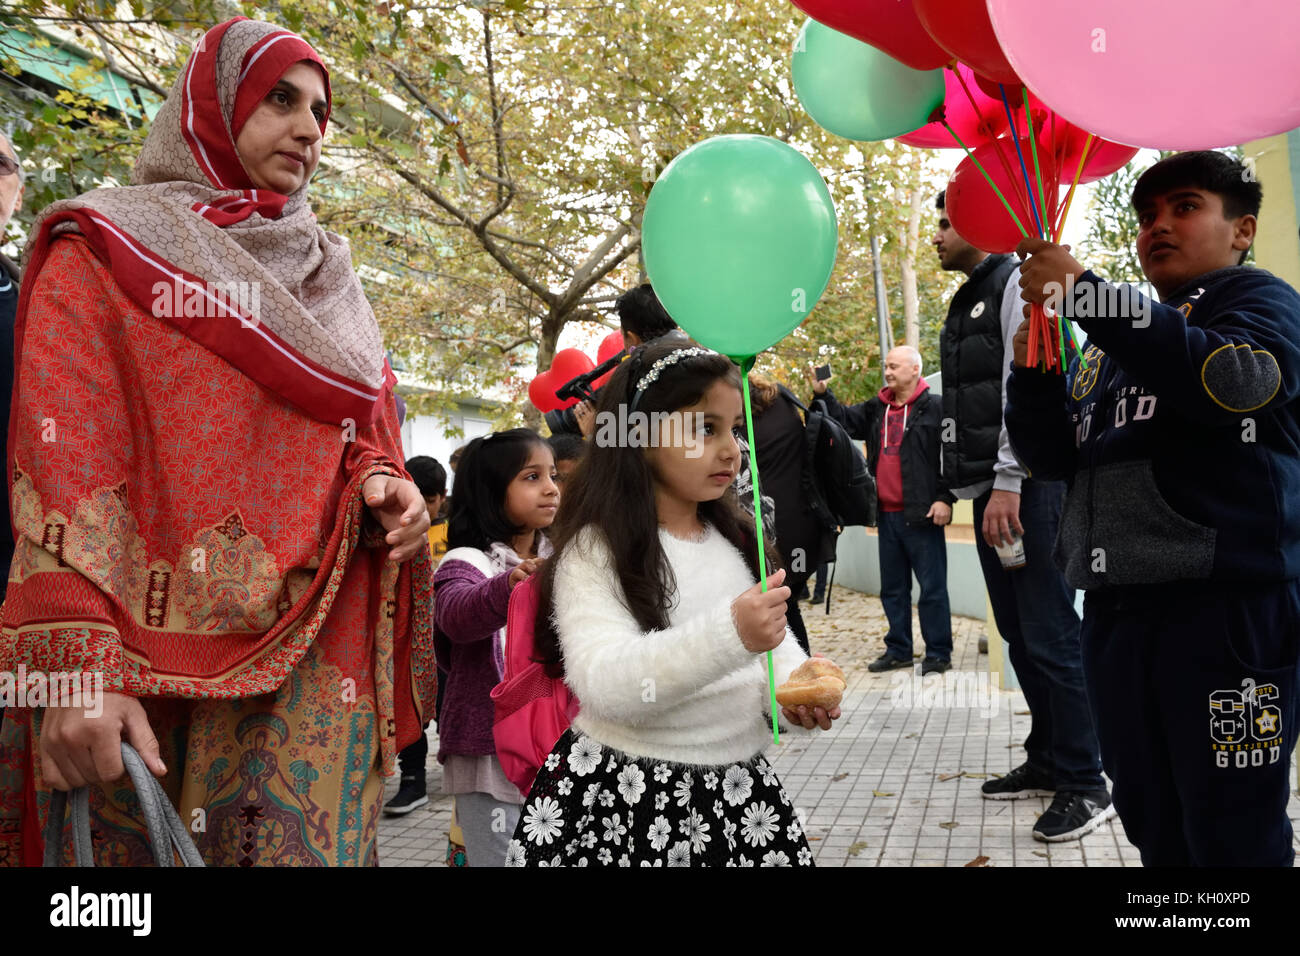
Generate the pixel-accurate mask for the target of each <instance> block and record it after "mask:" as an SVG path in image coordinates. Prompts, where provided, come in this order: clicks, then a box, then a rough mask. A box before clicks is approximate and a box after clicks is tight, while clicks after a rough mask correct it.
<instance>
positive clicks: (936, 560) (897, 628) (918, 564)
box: [876, 511, 952, 661]
mask: <svg viewBox="0 0 1300 956" xmlns="http://www.w3.org/2000/svg"><path fill="white" fill-rule="evenodd" d="M876 532H877V540H878V541H879V543H880V603H881V604H883V605H884V607H885V617H887V618H888V619H889V633H888V634H886V635H885V651H886V653H888V654H889V655H890V656H891V657H896V658H899V659H901V660H909V661H910V660H911V659H912V574H913V573H915V574H916V580H917V582H918V583H919V584H920V585H921V599H920V600H919V601H917V603H916V611H917V614H919V615H920V618H921V637H922V639H924V641H925V656H926V657H933V658H936V659H938V660H941V661H947V660H951V659H952V614H951V612H950V611H949V608H948V549H947V546H946V545H945V544H944V539H943V528H941V527H939V526H938V525H934V524H926V525H919V526H916V527H909V526H908V525H907V523H906V522H905V521H904V520H903V512H901V511H882V512H881V513H880V517H879V519H878V525H877V528H876Z"/></svg>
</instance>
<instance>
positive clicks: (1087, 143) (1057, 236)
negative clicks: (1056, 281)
mask: <svg viewBox="0 0 1300 956" xmlns="http://www.w3.org/2000/svg"><path fill="white" fill-rule="evenodd" d="M1095 138H1096V137H1095V136H1094V135H1093V134H1092V133H1089V134H1088V138H1087V139H1086V140H1084V143H1083V150H1082V151H1081V152H1080V153H1079V165H1078V166H1076V167H1075V169H1074V179H1073V181H1071V183H1070V191H1069V192H1068V193H1066V194H1065V206H1064V207H1063V208H1062V209H1061V216H1060V218H1059V219H1057V221H1056V228H1055V229H1054V230H1053V231H1052V242H1058V243H1059V242H1060V241H1061V233H1062V232H1064V231H1065V217H1066V216H1068V215H1069V214H1070V203H1071V202H1073V201H1074V190H1075V188H1076V187H1077V186H1078V185H1079V180H1080V179H1081V178H1083V165H1084V163H1085V162H1087V159H1088V150H1089V149H1091V148H1092V141H1093V140H1094V139H1095Z"/></svg>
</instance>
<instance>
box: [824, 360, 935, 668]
mask: <svg viewBox="0 0 1300 956" xmlns="http://www.w3.org/2000/svg"><path fill="white" fill-rule="evenodd" d="M813 391H814V392H815V393H816V394H817V400H818V401H820V402H822V403H823V404H824V405H825V407H826V410H827V413H828V414H829V415H830V416H831V417H832V418H834V419H835V420H836V421H837V422H839V423H840V424H841V425H843V426H844V429H845V430H846V431H847V432H848V433H849V435H850V436H851V437H853V438H857V439H859V440H862V441H865V442H866V443H867V468H868V469H869V470H870V471H871V474H872V475H873V476H874V477H875V479H876V496H877V499H878V501H879V509H878V515H879V517H878V525H877V541H878V543H879V547H880V603H881V604H883V605H884V608H885V617H887V618H888V619H889V632H888V633H887V634H886V635H885V652H884V653H883V654H881V655H880V657H878V658H877V659H876V660H874V661H872V662H871V663H870V664H868V665H867V670H869V671H873V672H875V673H880V672H882V671H888V670H894V669H896V668H902V667H911V666H912V575H913V574H915V575H916V580H917V582H918V583H919V584H920V585H921V599H920V601H918V602H917V613H918V614H919V615H920V617H921V637H922V639H923V640H924V641H925V660H924V661H922V662H921V674H922V675H925V674H942V673H943V672H944V671H946V670H949V669H950V668H951V667H952V614H951V611H950V609H949V605H948V550H947V545H946V544H945V542H944V532H943V527H944V525H946V524H948V522H950V521H951V520H952V507H951V505H950V503H949V502H950V497H949V496H948V493H947V486H946V485H945V483H944V479H943V475H942V474H941V472H940V468H939V429H940V419H941V417H942V414H943V411H942V404H941V402H940V401H939V398H938V396H936V395H934V394H933V393H932V392H931V391H930V385H929V383H928V382H927V381H926V380H925V379H923V378H921V353H920V352H918V351H917V350H916V349H914V348H912V347H911V346H910V345H900V346H898V348H896V349H893V350H891V351H890V353H889V354H888V355H886V356H885V386H884V388H882V389H881V390H880V393H879V394H878V395H877V396H876V397H875V398H872V399H870V400H869V401H865V402H862V403H860V404H857V405H849V406H844V405H841V404H840V403H839V401H838V400H837V399H836V398H835V395H834V393H832V392H831V390H830V388H829V387H828V386H827V384H826V381H825V380H824V379H816V380H814V382H813Z"/></svg>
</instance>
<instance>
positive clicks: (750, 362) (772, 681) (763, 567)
mask: <svg viewBox="0 0 1300 956" xmlns="http://www.w3.org/2000/svg"><path fill="white" fill-rule="evenodd" d="M755 358H756V356H753V355H745V356H741V357H740V358H737V357H736V356H734V355H733V356H732V357H731V360H732V361H733V362H735V363H736V364H737V365H739V366H740V388H741V391H742V392H743V393H744V397H745V430H746V431H747V433H748V434H749V477H750V483H751V484H752V485H753V486H754V530H755V532H757V534H758V583H759V587H760V588H761V589H762V590H763V592H764V593H766V592H767V555H766V554H765V553H764V551H763V499H762V497H761V496H760V494H759V491H758V445H756V444H755V443H754V405H753V403H752V402H751V401H750V398H749V370H750V369H751V368H753V367H754V359H755ZM767 689H768V693H769V694H770V695H771V699H772V706H771V711H772V743H774V744H779V743H780V742H781V731H780V729H779V728H778V727H777V723H776V666H775V665H774V664H773V663H772V652H771V651H768V652H767Z"/></svg>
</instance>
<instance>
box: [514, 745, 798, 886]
mask: <svg viewBox="0 0 1300 956" xmlns="http://www.w3.org/2000/svg"><path fill="white" fill-rule="evenodd" d="M634 865H635V866H650V867H659V866H811V865H812V851H811V850H810V849H809V848H808V841H807V839H806V838H805V837H804V832H803V824H802V823H801V822H800V820H799V817H798V815H797V814H796V813H795V812H794V808H793V807H792V806H791V805H790V798H789V797H788V796H787V795H786V793H785V790H784V789H783V788H782V786H781V783H780V781H779V780H777V778H776V772H775V771H773V769H772V766H771V764H769V763H768V762H767V760H766V758H764V757H762V756H759V757H756V758H754V759H753V760H749V761H745V762H743V763H733V764H728V765H726V766H720V767H687V766H683V765H681V764H676V763H666V762H664V761H658V760H652V759H645V758H637V757H632V756H629V755H627V754H624V753H621V752H620V751H617V750H613V749H611V748H608V747H603V746H601V745H600V744H599V743H597V742H596V741H595V740H593V739H592V738H590V737H588V736H586V735H585V734H581V733H577V732H575V731H574V730H573V729H572V728H570V729H569V730H568V731H566V732H565V734H564V736H563V737H561V738H560V741H559V743H558V744H556V746H555V749H554V750H552V751H551V755H550V756H549V757H547V758H546V764H545V766H543V767H542V769H541V770H540V771H539V772H538V774H537V780H536V782H535V783H534V784H533V789H532V790H531V791H529V794H528V802H527V804H526V805H525V807H524V813H523V816H522V817H520V819H519V826H518V827H517V828H516V830H515V839H514V840H512V841H511V843H510V847H509V849H508V850H507V851H506V866H538V867H541V866H634Z"/></svg>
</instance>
